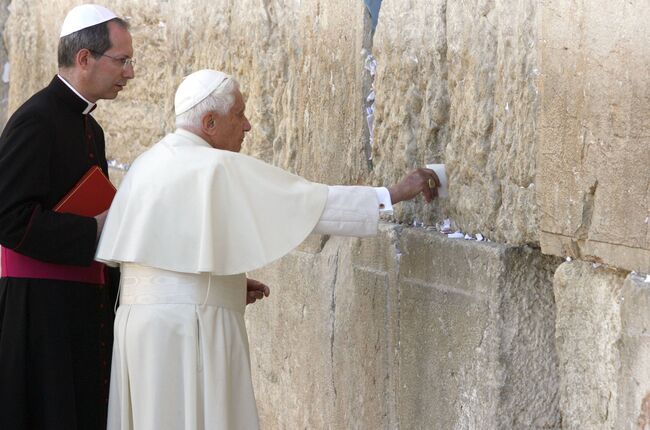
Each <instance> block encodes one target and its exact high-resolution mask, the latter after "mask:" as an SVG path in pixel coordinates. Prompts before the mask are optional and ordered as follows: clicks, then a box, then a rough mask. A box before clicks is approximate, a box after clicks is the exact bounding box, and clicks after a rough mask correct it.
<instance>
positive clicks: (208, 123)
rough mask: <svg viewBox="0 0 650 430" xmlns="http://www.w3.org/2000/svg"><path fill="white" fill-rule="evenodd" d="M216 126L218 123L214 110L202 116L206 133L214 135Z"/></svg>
mask: <svg viewBox="0 0 650 430" xmlns="http://www.w3.org/2000/svg"><path fill="white" fill-rule="evenodd" d="M216 126H217V123H216V121H215V117H214V114H213V113H212V112H208V113H206V114H204V115H203V116H202V117H201V128H202V129H203V132H204V133H205V134H208V135H212V134H213V133H214V131H215V130H216V128H217V127H216Z"/></svg>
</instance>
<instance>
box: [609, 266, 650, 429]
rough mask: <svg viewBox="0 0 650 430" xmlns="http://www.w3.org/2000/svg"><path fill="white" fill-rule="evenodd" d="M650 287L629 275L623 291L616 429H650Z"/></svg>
mask: <svg viewBox="0 0 650 430" xmlns="http://www.w3.org/2000/svg"><path fill="white" fill-rule="evenodd" d="M648 309H650V283H647V282H644V278H641V277H638V276H635V275H628V276H627V278H626V279H625V282H624V283H623V288H622V290H621V329H622V333H621V339H620V341H619V342H618V343H617V346H618V347H619V348H620V355H621V364H620V368H619V369H618V370H619V373H618V378H619V401H618V415H617V417H618V421H617V424H616V426H615V428H616V429H630V430H648V429H650V312H648Z"/></svg>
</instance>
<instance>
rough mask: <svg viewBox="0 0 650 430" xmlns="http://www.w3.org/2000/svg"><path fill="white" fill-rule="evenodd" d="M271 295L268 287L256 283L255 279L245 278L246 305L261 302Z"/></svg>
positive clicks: (258, 282)
mask: <svg viewBox="0 0 650 430" xmlns="http://www.w3.org/2000/svg"><path fill="white" fill-rule="evenodd" d="M269 294H271V290H270V289H269V287H267V286H266V285H264V284H263V283H261V282H260V281H256V280H255V279H248V278H246V304H247V305H250V304H251V303H255V302H256V301H257V300H262V299H263V298H264V297H268V296H269Z"/></svg>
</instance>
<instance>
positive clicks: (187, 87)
mask: <svg viewBox="0 0 650 430" xmlns="http://www.w3.org/2000/svg"><path fill="white" fill-rule="evenodd" d="M228 78H230V75H226V74H225V73H223V72H219V71H217V70H208V69H204V70H199V71H198V72H194V73H192V74H190V75H187V76H186V77H185V79H183V82H181V84H180V85H179V86H178V89H177V90H176V96H175V97H174V111H175V112H176V115H180V114H182V113H183V112H187V111H188V110H190V109H192V108H193V107H194V106H196V105H197V104H199V103H201V101H203V100H204V99H205V98H206V97H207V96H209V95H210V94H212V92H213V91H214V90H216V89H217V88H219V86H220V85H221V84H223V83H224V82H225V81H226V79H228Z"/></svg>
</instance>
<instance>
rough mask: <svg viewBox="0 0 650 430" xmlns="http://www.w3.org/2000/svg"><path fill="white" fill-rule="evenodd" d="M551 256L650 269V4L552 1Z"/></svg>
mask: <svg viewBox="0 0 650 430" xmlns="http://www.w3.org/2000/svg"><path fill="white" fill-rule="evenodd" d="M544 5H545V7H544V8H543V10H544V12H543V14H542V17H541V26H542V32H543V40H542V43H541V48H540V51H541V55H540V56H541V67H542V70H543V72H544V74H543V79H542V93H541V94H542V95H541V106H542V109H541V112H540V121H539V122H540V133H539V148H538V152H539V157H538V161H539V165H540V169H539V172H538V175H537V183H538V200H539V204H540V206H541V207H542V208H543V210H542V213H543V216H542V218H541V226H540V231H541V238H542V240H541V245H542V250H543V251H544V252H546V253H551V254H556V255H569V256H571V257H573V258H582V259H587V260H590V261H596V262H604V263H607V264H610V265H613V266H617V267H621V268H624V269H627V270H636V271H641V272H646V273H648V272H650V169H648V166H649V165H650V150H648V149H649V148H650V121H648V116H649V115H650V85H649V84H648V83H649V82H650V56H649V55H648V43H650V30H649V29H648V25H647V22H648V19H650V3H648V2H647V1H644V0H641V1H631V2H627V3H622V2H609V3H607V4H602V5H599V6H598V7H594V6H593V5H591V4H587V3H585V4H575V3H574V2H566V1H557V0H556V1H546V2H544Z"/></svg>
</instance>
